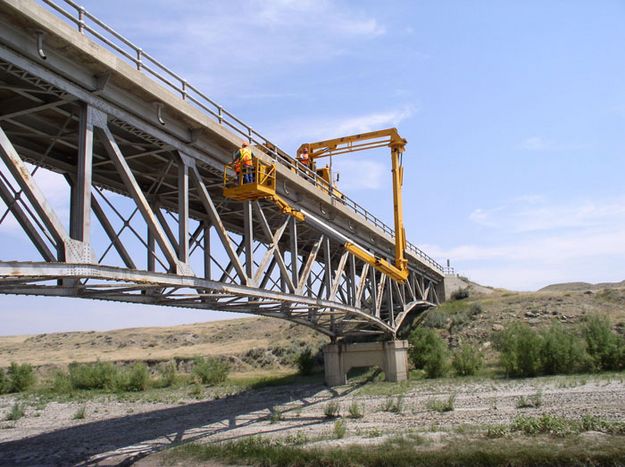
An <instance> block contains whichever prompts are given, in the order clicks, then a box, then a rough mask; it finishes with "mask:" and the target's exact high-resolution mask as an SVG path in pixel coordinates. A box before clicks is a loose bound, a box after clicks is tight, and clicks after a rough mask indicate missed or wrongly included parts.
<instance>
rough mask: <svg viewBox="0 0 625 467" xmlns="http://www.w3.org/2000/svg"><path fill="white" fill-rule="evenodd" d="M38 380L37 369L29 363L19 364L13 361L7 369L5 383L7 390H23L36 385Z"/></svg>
mask: <svg viewBox="0 0 625 467" xmlns="http://www.w3.org/2000/svg"><path fill="white" fill-rule="evenodd" d="M35 381H36V377H35V371H34V370H33V367H32V366H31V365H29V364H28V363H22V364H21V365H18V364H17V363H15V362H12V363H11V366H9V369H8V370H7V381H6V383H5V384H4V386H5V387H6V392H23V391H26V390H28V389H30V388H31V387H32V386H34V384H35Z"/></svg>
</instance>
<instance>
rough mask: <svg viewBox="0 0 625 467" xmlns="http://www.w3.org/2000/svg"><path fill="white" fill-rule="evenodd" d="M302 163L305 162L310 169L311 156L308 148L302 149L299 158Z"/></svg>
mask: <svg viewBox="0 0 625 467" xmlns="http://www.w3.org/2000/svg"><path fill="white" fill-rule="evenodd" d="M297 160H298V161H300V163H301V164H304V165H305V166H306V168H307V169H310V156H309V155H308V148H304V149H302V152H300V153H299V156H298V158H297Z"/></svg>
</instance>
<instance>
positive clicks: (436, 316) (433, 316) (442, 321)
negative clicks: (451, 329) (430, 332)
mask: <svg viewBox="0 0 625 467" xmlns="http://www.w3.org/2000/svg"><path fill="white" fill-rule="evenodd" d="M423 326H425V327H426V328H438V329H445V328H446V327H447V313H445V312H443V311H441V310H439V309H437V308H434V309H431V310H430V311H428V312H427V315H426V317H425V320H424V321H423Z"/></svg>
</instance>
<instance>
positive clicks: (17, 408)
mask: <svg viewBox="0 0 625 467" xmlns="http://www.w3.org/2000/svg"><path fill="white" fill-rule="evenodd" d="M25 413H26V412H25V411H24V406H23V405H21V404H18V403H17V402H16V403H15V404H13V406H12V407H11V410H10V411H9V413H8V414H7V417H6V419H7V420H8V421H13V422H14V421H17V420H19V419H20V418H22V417H23V416H24V415H25Z"/></svg>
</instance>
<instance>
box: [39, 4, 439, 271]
mask: <svg viewBox="0 0 625 467" xmlns="http://www.w3.org/2000/svg"><path fill="white" fill-rule="evenodd" d="M40 1H41V2H42V3H44V4H45V5H47V6H49V7H50V8H51V9H52V10H53V11H55V12H56V13H58V14H59V15H60V16H61V17H62V18H64V19H66V20H67V21H69V22H71V23H73V24H74V25H75V26H76V27H77V28H78V30H79V31H80V33H81V34H85V35H86V34H89V35H91V36H92V37H93V38H95V39H97V40H98V41H100V42H101V43H102V44H104V45H105V46H106V47H107V48H108V49H109V50H111V51H112V52H113V53H116V54H117V55H118V56H120V57H122V58H123V59H124V60H126V61H127V62H128V63H130V64H132V65H133V66H134V67H135V68H136V69H137V70H138V71H140V72H142V73H144V74H146V75H148V76H150V77H152V78H153V79H155V80H156V81H157V82H160V83H161V84H163V85H165V87H167V88H169V89H171V90H172V91H174V92H175V93H176V94H179V95H180V98H181V99H182V100H184V101H187V102H189V103H191V104H192V105H194V106H195V107H197V108H199V109H201V110H202V111H204V112H205V113H206V114H208V115H209V116H211V117H212V118H213V119H214V120H216V121H217V122H218V123H219V124H220V125H223V126H224V127H228V128H229V129H230V130H232V131H234V132H235V133H236V134H238V135H239V136H241V137H242V138H244V139H246V140H248V141H249V142H250V144H255V145H258V146H260V147H262V150H263V152H265V153H266V154H267V155H269V156H270V157H271V158H272V159H273V160H274V161H275V162H277V163H280V164H282V165H284V166H286V167H288V168H289V169H291V170H294V171H295V172H296V173H297V174H298V175H299V176H301V177H302V178H304V179H306V180H308V181H309V182H311V183H313V184H314V185H317V186H322V187H324V188H325V191H326V192H327V193H328V194H329V195H330V196H331V197H332V198H334V199H335V201H336V202H337V203H341V204H343V205H345V206H347V207H349V208H350V209H352V210H353V211H354V212H355V213H356V214H358V215H359V216H361V217H363V218H364V219H365V221H367V222H369V223H371V224H373V225H375V226H376V227H378V228H379V229H381V230H382V231H384V232H385V233H387V234H389V235H390V236H392V237H394V236H395V232H394V230H393V229H392V228H390V227H389V226H388V225H386V224H385V223H384V222H382V221H381V220H380V219H379V218H378V217H376V216H375V215H373V214H371V213H370V212H369V211H367V210H366V209H365V208H364V207H362V206H361V205H360V204H358V203H356V202H355V201H354V200H352V199H350V198H348V197H347V196H344V195H342V196H339V195H337V194H336V193H335V190H333V189H332V187H331V186H330V184H328V182H327V181H326V180H324V179H323V178H321V177H319V176H318V175H317V174H316V173H315V172H313V171H312V170H310V169H308V168H307V167H305V166H304V165H303V164H300V163H299V162H297V161H296V160H295V159H293V158H292V157H290V156H289V155H288V153H287V152H286V151H283V150H282V149H280V148H279V147H278V146H276V145H275V144H273V143H272V142H271V141H269V139H267V138H266V137H265V136H263V135H262V134H261V133H259V132H258V131H256V130H255V129H253V128H252V127H251V126H249V125H247V124H246V123H245V122H243V121H242V120H241V119H239V118H237V117H236V116H235V115H233V114H232V113H230V112H228V111H227V110H226V109H224V107H223V106H221V105H219V104H218V103H216V102H215V101H213V100H212V99H211V98H210V97H208V96H207V95H206V94H204V93H203V92H202V91H200V90H199V89H198V88H196V87H195V86H193V85H192V84H190V83H189V82H188V81H187V80H186V79H184V78H183V77H182V76H180V75H178V74H177V73H175V72H173V71H171V70H170V69H169V68H167V67H166V66H165V65H163V64H162V63H161V62H159V61H158V60H157V59H156V58H154V57H153V56H152V55H150V54H149V53H147V52H145V51H144V50H143V49H142V48H141V47H138V46H137V45H135V44H133V43H132V42H131V41H130V40H128V39H126V38H125V37H124V36H122V35H121V34H120V33H118V32H117V31H115V30H114V29H113V28H111V27H110V26H108V25H107V24H105V23H104V22H103V21H101V20H100V19H98V18H97V17H95V16H94V15H92V14H91V13H89V12H88V11H87V10H85V8H83V7H82V6H80V5H78V4H77V3H76V2H74V1H72V0H58V1H54V0H40ZM64 6H65V7H64ZM67 7H69V9H67ZM406 248H407V250H409V251H410V252H412V253H413V254H415V255H416V256H417V257H418V258H420V259H421V260H422V261H423V262H425V263H426V264H428V265H429V266H431V267H433V268H434V269H436V270H438V271H439V272H443V267H442V266H441V265H440V264H439V263H438V262H436V261H435V260H434V259H433V258H431V257H430V256H428V255H427V254H426V253H425V252H423V251H422V250H421V249H419V248H417V247H416V246H415V245H413V244H412V243H410V242H408V243H407V247H406Z"/></svg>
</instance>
